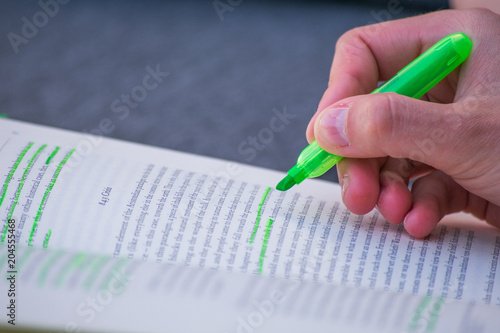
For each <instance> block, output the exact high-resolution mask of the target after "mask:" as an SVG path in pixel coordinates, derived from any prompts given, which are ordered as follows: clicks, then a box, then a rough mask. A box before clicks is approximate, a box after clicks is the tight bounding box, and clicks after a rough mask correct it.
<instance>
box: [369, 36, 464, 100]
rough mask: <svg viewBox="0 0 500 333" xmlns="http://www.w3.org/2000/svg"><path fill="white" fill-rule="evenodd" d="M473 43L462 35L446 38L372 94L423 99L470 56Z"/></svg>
mask: <svg viewBox="0 0 500 333" xmlns="http://www.w3.org/2000/svg"><path fill="white" fill-rule="evenodd" d="M471 50H472V42H471V40H470V39H469V37H467V36H466V35H465V34H463V33H455V34H452V35H449V36H447V37H445V38H443V39H442V40H441V41H439V42H438V43H436V44H435V45H433V46H432V47H431V48H430V49H428V50H427V51H425V52H424V53H422V54H421V55H420V56H419V57H418V58H416V59H415V60H413V61H412V62H411V63H410V64H408V66H406V67H405V68H403V69H402V70H401V71H399V72H398V73H397V74H396V75H395V76H394V77H393V78H391V79H390V80H389V81H387V82H386V83H384V84H383V85H382V86H380V87H379V88H377V89H375V90H374V91H373V93H384V92H397V93H398V94H400V95H404V96H408V97H413V98H420V97H422V96H423V95H424V94H425V93H426V92H427V91H429V89H431V88H432V87H434V86H435V85H436V84H437V83H438V82H439V81H441V80H442V79H444V77H445V76H447V75H448V74H450V73H451V72H452V71H453V70H454V69H455V68H457V67H458V66H459V65H460V64H461V63H462V62H463V61H464V60H465V59H466V58H467V57H468V56H469V54H470V52H471Z"/></svg>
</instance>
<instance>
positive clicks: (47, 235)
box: [43, 229, 52, 249]
mask: <svg viewBox="0 0 500 333" xmlns="http://www.w3.org/2000/svg"><path fill="white" fill-rule="evenodd" d="M50 235H52V229H49V231H47V234H45V239H44V240H43V248H44V249H46V248H47V246H48V245H49V240H50Z"/></svg>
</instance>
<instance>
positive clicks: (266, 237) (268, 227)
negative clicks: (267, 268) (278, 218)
mask: <svg viewBox="0 0 500 333" xmlns="http://www.w3.org/2000/svg"><path fill="white" fill-rule="evenodd" d="M273 222H274V220H272V219H269V220H267V223H266V230H265V231H264V240H263V241H262V249H261V250H260V258H259V274H262V270H263V267H264V258H265V257H266V251H267V242H268V241H269V236H270V235H271V226H272V225H273Z"/></svg>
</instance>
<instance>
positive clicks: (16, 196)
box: [0, 145, 47, 243]
mask: <svg viewBox="0 0 500 333" xmlns="http://www.w3.org/2000/svg"><path fill="white" fill-rule="evenodd" d="M45 147H47V145H43V146H41V147H40V148H38V150H37V151H36V152H35V153H34V154H33V156H31V158H30V160H29V162H28V165H27V166H26V168H24V172H23V177H22V178H21V181H20V182H19V186H18V187H17V191H16V195H15V196H14V202H12V205H11V206H10V211H9V214H8V215H7V220H10V219H11V218H12V215H13V214H14V210H15V209H16V206H17V203H18V202H19V196H20V195H21V191H22V190H23V187H24V182H25V181H26V178H27V177H28V173H29V172H30V170H31V167H32V165H33V162H34V161H35V159H36V158H37V157H38V155H40V153H41V152H42V151H43V150H44V149H45ZM16 168H17V167H16ZM6 236H7V224H5V228H4V229H3V232H2V239H1V240H0V242H1V243H3V242H4V241H5V237H6Z"/></svg>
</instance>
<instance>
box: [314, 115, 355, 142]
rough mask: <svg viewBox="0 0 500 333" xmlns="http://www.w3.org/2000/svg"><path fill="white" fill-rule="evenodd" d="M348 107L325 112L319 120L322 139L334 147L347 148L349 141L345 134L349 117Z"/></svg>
mask: <svg viewBox="0 0 500 333" xmlns="http://www.w3.org/2000/svg"><path fill="white" fill-rule="evenodd" d="M347 110H348V108H346V107H339V108H333V109H330V110H327V111H325V112H324V113H323V114H322V115H321V119H320V120H319V126H320V128H321V132H320V133H321V134H320V135H321V137H322V139H323V140H326V141H328V142H329V143H330V144H331V145H334V146H347V145H349V140H348V139H347V134H346V132H345V122H346V117H347Z"/></svg>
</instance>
